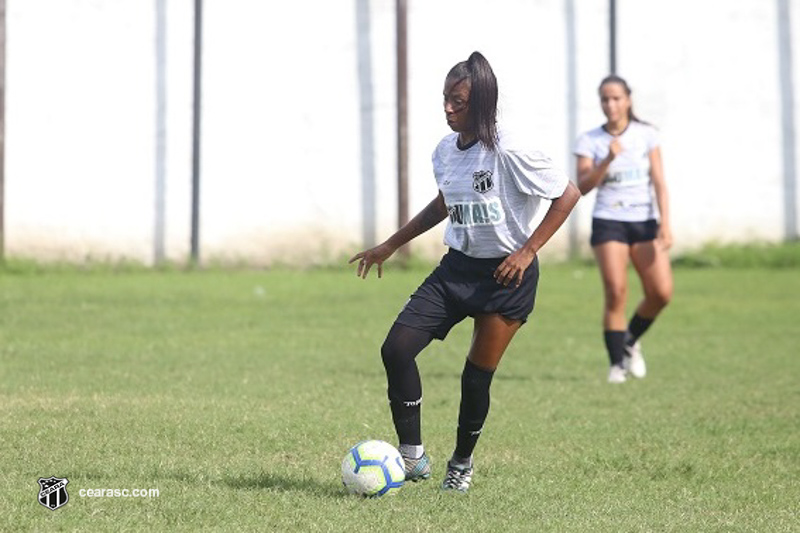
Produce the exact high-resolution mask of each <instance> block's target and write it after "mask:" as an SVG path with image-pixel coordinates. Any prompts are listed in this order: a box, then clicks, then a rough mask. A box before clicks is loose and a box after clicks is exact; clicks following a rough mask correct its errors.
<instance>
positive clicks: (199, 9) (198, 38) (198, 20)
mask: <svg viewBox="0 0 800 533" xmlns="http://www.w3.org/2000/svg"><path fill="white" fill-rule="evenodd" d="M202 45H203V0H195V1H194V106H193V115H194V123H193V126H192V250H191V254H192V255H191V262H192V264H193V265H198V264H199V263H200V116H201V112H200V111H201V106H200V97H201V85H202V69H201V67H202V51H203V46H202Z"/></svg>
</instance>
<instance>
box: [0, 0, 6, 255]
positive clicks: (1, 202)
mask: <svg viewBox="0 0 800 533" xmlns="http://www.w3.org/2000/svg"><path fill="white" fill-rule="evenodd" d="M5 181H6V0H0V264H2V263H4V262H5V260H6V223H5V220H6V213H5V204H6V199H5Z"/></svg>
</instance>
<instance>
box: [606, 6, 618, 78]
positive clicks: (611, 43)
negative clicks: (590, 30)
mask: <svg viewBox="0 0 800 533" xmlns="http://www.w3.org/2000/svg"><path fill="white" fill-rule="evenodd" d="M608 55H609V57H608V71H609V73H610V74H616V73H617V0H608Z"/></svg>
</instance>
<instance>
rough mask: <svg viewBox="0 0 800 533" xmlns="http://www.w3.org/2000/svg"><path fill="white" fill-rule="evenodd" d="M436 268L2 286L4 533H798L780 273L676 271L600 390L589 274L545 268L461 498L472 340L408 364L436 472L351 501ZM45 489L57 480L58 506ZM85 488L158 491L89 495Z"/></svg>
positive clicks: (793, 331) (796, 429)
mask: <svg viewBox="0 0 800 533" xmlns="http://www.w3.org/2000/svg"><path fill="white" fill-rule="evenodd" d="M426 274H427V270H425V269H420V268H413V269H410V270H402V269H399V268H398V267H396V266H390V267H388V268H387V271H386V272H385V274H384V278H383V279H382V280H378V279H377V278H370V279H369V280H367V281H362V280H359V279H357V278H356V277H355V275H354V273H353V271H352V270H337V269H329V270H312V271H305V272H293V271H290V270H272V271H244V270H238V271H234V270H230V271H225V270H209V271H194V272H178V271H147V270H143V269H130V270H126V271H120V272H115V271H113V269H106V270H103V269H100V270H98V271H90V272H83V271H80V270H78V269H68V268H67V269H63V268H62V269H33V270H30V271H26V270H25V269H23V270H22V271H20V272H16V271H14V270H13V269H12V270H6V271H3V272H0V415H1V416H2V426H1V428H2V429H0V453H1V456H2V459H3V461H2V465H3V471H2V476H0V529H1V530H6V531H163V530H178V531H200V530H219V531H223V530H224V531H228V530H229V531H324V532H327V531H365V532H366V531H370V532H373V531H380V530H387V531H431V532H434V531H436V532H438V531H557V532H562V531H576V532H577V531H579V532H595V531H609V532H624V531H631V532H634V531H636V532H638V531H654V532H662V531H681V532H683V531H686V532H699V531H726V532H728V531H753V532H768V531H798V530H800V518H798V515H800V385H798V381H800V357H799V356H800V273H798V270H797V269H796V268H794V269H791V268H789V269H768V268H762V269H757V268H743V269H736V268H705V269H695V268H679V269H677V270H676V273H675V278H676V291H675V298H674V301H673V304H672V305H671V307H670V308H669V309H668V310H667V311H666V312H665V314H664V315H663V317H662V318H661V319H660V320H659V322H658V323H657V324H656V326H655V327H654V328H653V329H652V330H651V331H650V332H648V334H647V335H646V337H645V338H644V342H643V346H644V350H645V356H646V357H647V361H648V370H649V375H648V377H647V378H646V379H645V380H642V381H634V382H628V383H626V384H624V385H619V386H612V385H608V384H607V383H605V377H606V356H605V353H604V352H605V351H604V348H603V344H602V334H601V331H600V311H601V289H600V283H599V278H598V275H597V272H596V270H595V269H594V268H593V267H591V266H576V265H555V264H553V265H548V264H545V265H543V268H542V278H541V282H540V290H539V296H538V300H537V307H536V310H535V311H534V314H533V316H532V318H531V321H530V322H529V323H528V324H527V325H526V326H525V327H524V328H523V329H522V330H521V331H520V333H519V334H518V336H517V338H516V339H515V340H514V342H513V343H512V345H511V347H510V349H509V351H508V352H507V353H506V356H505V359H504V361H503V363H502V364H501V366H500V368H499V370H498V373H497V375H496V379H495V381H494V384H493V387H492V411H491V412H490V415H489V420H488V421H487V425H486V428H485V431H484V434H483V437H482V438H481V441H480V442H479V444H478V449H477V450H476V456H475V457H476V475H475V478H474V483H473V488H472V490H471V491H470V493H469V494H466V495H458V494H451V493H441V492H440V491H439V488H438V485H439V483H440V481H441V477H442V476H443V473H444V464H445V461H446V459H447V458H448V456H449V454H450V452H451V451H452V446H453V443H454V435H455V422H456V415H457V409H458V402H459V374H460V370H461V368H462V365H463V358H464V356H465V353H466V348H467V345H468V342H469V338H470V333H471V330H470V328H471V325H470V324H469V323H468V322H465V323H463V324H461V325H459V326H458V327H457V328H456V329H455V330H453V332H452V333H451V335H450V337H448V339H447V340H446V341H445V342H444V343H441V342H437V343H434V344H432V345H431V346H430V347H429V348H428V349H427V350H426V352H424V353H423V354H422V355H421V357H420V360H419V362H420V369H421V372H422V377H423V387H424V396H425V403H424V405H423V436H424V438H425V443H426V447H427V449H428V451H429V453H431V455H432V456H433V459H434V477H433V479H431V480H430V481H428V482H426V483H420V484H409V485H407V486H405V487H403V488H402V489H401V491H400V492H399V494H397V495H396V496H394V497H388V498H384V499H376V500H362V499H360V498H357V497H353V496H348V495H346V494H345V493H344V491H343V489H342V488H341V485H340V479H339V468H340V463H341V459H342V457H343V456H344V454H345V452H346V451H347V449H348V448H349V447H350V446H351V445H352V444H354V443H355V442H357V441H359V440H362V439H365V438H379V439H384V440H388V441H390V442H394V441H395V437H394V432H393V429H392V426H391V421H390V416H389V410H388V405H387V402H386V399H385V386H386V385H385V378H384V374H383V368H382V366H381V363H380V358H379V355H378V350H379V347H380V344H381V342H382V340H383V337H384V335H385V333H386V331H387V329H388V327H389V325H390V324H391V322H392V320H393V319H394V317H395V316H396V314H397V312H398V311H399V309H400V307H401V306H402V305H403V303H404V302H405V300H406V298H407V296H408V295H409V294H410V293H411V292H412V291H413V290H414V289H415V288H416V286H417V285H418V284H419V283H420V282H421V281H422V279H423V278H424V276H425V275H426ZM638 295H639V292H638V286H635V285H633V286H632V294H631V296H632V297H633V298H634V299H636V298H638ZM631 307H632V304H631ZM50 476H57V477H66V478H68V479H69V485H68V487H67V490H68V492H69V495H70V500H69V503H68V504H67V505H65V506H64V507H62V508H60V509H57V510H56V511H50V510H48V509H46V508H44V507H43V506H41V505H40V504H39V503H38V501H37V493H38V490H39V487H38V484H37V479H38V478H40V477H50ZM97 488H106V489H116V488H119V489H135V488H146V489H150V488H157V489H158V490H159V496H158V497H154V498H122V497H120V498H92V497H80V496H79V491H80V490H81V489H97Z"/></svg>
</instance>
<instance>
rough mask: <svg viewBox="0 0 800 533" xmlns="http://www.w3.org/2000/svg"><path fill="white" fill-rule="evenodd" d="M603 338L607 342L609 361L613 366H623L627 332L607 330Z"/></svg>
mask: <svg viewBox="0 0 800 533" xmlns="http://www.w3.org/2000/svg"><path fill="white" fill-rule="evenodd" d="M603 337H604V338H605V341H606V350H608V359H609V360H610V361H611V364H612V365H616V366H622V358H623V357H624V356H625V332H624V331H611V330H605V331H604V332H603Z"/></svg>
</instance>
